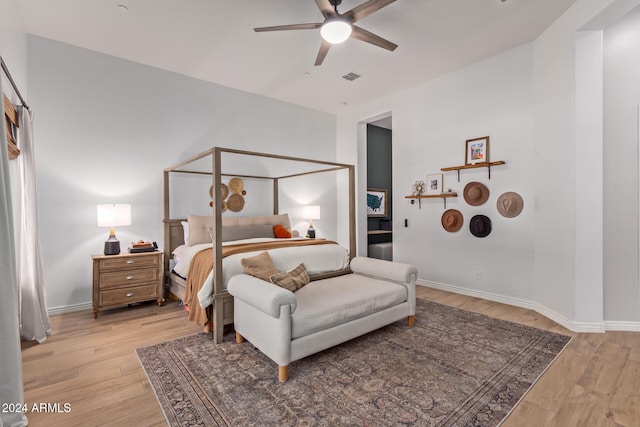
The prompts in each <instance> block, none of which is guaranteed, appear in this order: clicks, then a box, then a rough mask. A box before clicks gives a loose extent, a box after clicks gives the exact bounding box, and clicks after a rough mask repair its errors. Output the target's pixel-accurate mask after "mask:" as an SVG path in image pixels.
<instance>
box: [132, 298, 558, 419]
mask: <svg viewBox="0 0 640 427" xmlns="http://www.w3.org/2000/svg"><path fill="white" fill-rule="evenodd" d="M569 340H570V337H567V336H564V335H559V334H555V333H550V332H546V331H542V330H539V329H534V328H531V327H527V326H523V325H519V324H516V323H511V322H505V321H502V320H497V319H493V318H491V317H487V316H483V315H480V314H475V313H471V312H468V311H464V310H460V309H456V308H452V307H448V306H444V305H440V304H437V303H433V302H429V301H424V300H418V303H417V313H416V326H414V327H413V328H410V327H408V326H406V322H405V321H400V322H397V323H394V324H392V325H389V326H387V327H385V328H382V329H379V330H378V331H375V332H372V333H370V334H367V335H364V336H362V337H360V338H356V339H354V340H351V341H349V342H346V343H344V344H342V345H339V346H337V347H334V348H331V349H329V350H326V351H323V352H321V353H318V354H316V355H313V356H309V357H307V358H305V359H302V360H299V361H297V362H293V363H292V364H291V365H290V367H289V381H288V382H286V383H279V382H278V379H277V376H278V375H277V366H276V364H275V363H274V362H272V361H271V360H270V359H268V358H267V357H265V356H264V355H263V354H262V353H261V352H259V351H258V350H256V349H255V348H254V347H253V346H252V345H251V344H250V343H249V342H246V341H245V342H244V343H242V344H236V343H235V334H227V335H225V337H224V342H223V343H222V344H220V345H217V346H216V345H214V344H213V341H212V340H211V338H210V337H209V336H208V335H205V334H203V333H200V334H195V335H190V336H186V337H183V338H179V339H176V340H173V341H169V342H165V343H161V344H157V345H153V346H150V347H146V348H142V349H138V350H137V353H138V357H139V358H140V361H141V363H142V366H143V367H144V369H145V370H146V372H147V376H148V377H149V380H150V382H151V384H152V386H153V388H154V390H155V393H156V396H157V398H158V401H159V402H160V406H161V407H162V410H163V411H164V413H165V416H166V418H167V421H168V423H169V425H170V426H338V425H339V426H343V425H361V426H388V425H398V424H402V425H409V426H496V425H498V424H500V422H501V421H502V420H503V419H504V418H505V417H506V416H507V415H508V414H509V412H510V411H511V410H512V409H513V407H514V406H515V405H516V404H517V403H518V401H519V400H520V399H521V398H522V396H523V395H524V394H525V393H526V392H527V390H529V388H530V387H531V386H532V385H533V383H534V382H535V381H536V380H537V379H538V377H539V376H540V375H541V374H542V373H543V372H544V371H545V370H546V368H547V367H548V366H549V365H550V364H551V363H552V362H553V360H554V359H555V357H556V356H557V355H558V354H559V353H560V352H561V351H562V349H563V348H564V346H565V345H566V344H567V343H568V342H569Z"/></svg>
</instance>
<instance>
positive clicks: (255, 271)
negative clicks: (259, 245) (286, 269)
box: [240, 251, 278, 282]
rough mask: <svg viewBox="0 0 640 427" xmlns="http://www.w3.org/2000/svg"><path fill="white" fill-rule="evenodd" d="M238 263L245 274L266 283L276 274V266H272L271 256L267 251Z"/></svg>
mask: <svg viewBox="0 0 640 427" xmlns="http://www.w3.org/2000/svg"><path fill="white" fill-rule="evenodd" d="M240 263H241V264H242V269H243V270H244V272H245V273H246V274H249V275H251V276H254V277H257V278H258V279H262V280H264V281H266V282H268V281H269V278H270V277H271V276H273V275H274V274H278V270H277V269H276V266H275V265H273V260H272V259H271V255H269V252H267V251H264V252H261V253H259V254H258V255H256V256H252V257H249V258H242V259H241V260H240Z"/></svg>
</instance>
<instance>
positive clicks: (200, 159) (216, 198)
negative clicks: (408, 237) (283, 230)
mask: <svg viewBox="0 0 640 427" xmlns="http://www.w3.org/2000/svg"><path fill="white" fill-rule="evenodd" d="M223 154H232V155H239V156H249V157H245V158H252V159H259V160H261V161H262V162H277V163H284V164H292V165H296V167H297V171H295V172H294V173H289V174H280V173H266V174H264V175H255V174H252V173H247V172H245V171H243V169H244V168H247V167H248V166H249V167H250V166H251V165H248V163H245V164H244V166H243V165H241V164H240V165H239V163H242V162H235V163H234V164H233V165H232V166H231V167H230V168H229V167H223V165H222V156H223ZM341 170H346V171H347V172H348V176H349V178H348V184H347V185H348V193H349V195H348V215H349V219H348V223H349V242H348V244H349V258H350V259H352V258H353V257H354V256H355V253H356V236H355V230H356V227H355V223H356V221H355V167H354V166H353V165H348V164H342V163H335V162H328V161H323V160H314V159H307V158H302V157H292V156H282V155H276V154H268V153H259V152H253V151H245V150H237V149H232V148H223V147H212V148H210V149H208V150H206V151H203V152H201V153H200V154H197V155H195V156H192V157H190V158H188V159H185V160H183V161H181V162H179V163H177V164H175V165H173V166H170V167H168V168H166V169H165V170H164V220H163V223H164V266H165V268H164V270H165V277H166V279H167V280H171V277H170V274H171V272H170V271H169V259H170V258H171V253H172V251H173V250H174V249H175V248H176V247H177V246H178V244H176V242H177V241H181V240H182V237H178V236H181V233H182V226H181V224H180V222H181V221H185V219H184V218H171V209H170V207H171V204H170V176H171V174H197V175H211V180H212V186H213V187H212V188H213V191H212V212H213V218H214V221H213V224H214V226H213V229H212V230H211V235H212V236H211V237H212V240H213V251H214V254H213V261H214V264H213V268H214V277H213V293H214V295H213V309H212V312H211V316H210V319H211V320H212V321H213V326H214V327H213V336H214V339H215V342H216V343H220V342H222V334H223V328H224V325H227V324H231V323H233V297H232V296H231V295H230V294H229V293H228V292H227V291H226V290H224V289H223V279H222V203H221V202H222V197H221V196H222V192H221V187H222V186H221V184H222V177H223V176H225V177H238V178H251V179H264V180H271V181H272V182H273V214H274V215H277V214H279V213H280V212H279V198H278V185H279V183H280V181H281V180H285V179H291V178H296V177H300V176H305V175H311V174H318V173H325V172H334V171H341Z"/></svg>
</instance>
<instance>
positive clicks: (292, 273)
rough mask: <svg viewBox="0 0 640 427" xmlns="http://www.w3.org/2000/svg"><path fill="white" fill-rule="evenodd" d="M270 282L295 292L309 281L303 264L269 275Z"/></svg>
mask: <svg viewBox="0 0 640 427" xmlns="http://www.w3.org/2000/svg"><path fill="white" fill-rule="evenodd" d="M270 280H271V283H273V284H274V285H278V286H280V287H281V288H285V289H287V290H289V291H291V292H295V291H297V290H298V289H300V288H302V287H303V286H304V285H306V284H307V283H309V273H308V272H307V268H306V267H305V266H304V264H300V265H298V266H297V267H295V268H292V269H291V270H289V271H285V272H283V273H278V274H274V275H273V276H271V277H270Z"/></svg>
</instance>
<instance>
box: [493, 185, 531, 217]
mask: <svg viewBox="0 0 640 427" xmlns="http://www.w3.org/2000/svg"><path fill="white" fill-rule="evenodd" d="M496 206H497V207H498V212H499V213H500V215H502V216H503V217H505V218H514V217H516V216H518V215H520V213H521V212H522V209H523V208H524V201H523V200H522V197H521V196H520V195H519V194H518V193H514V192H513V191H508V192H506V193H503V194H501V195H500V197H498V201H497V202H496Z"/></svg>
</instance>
